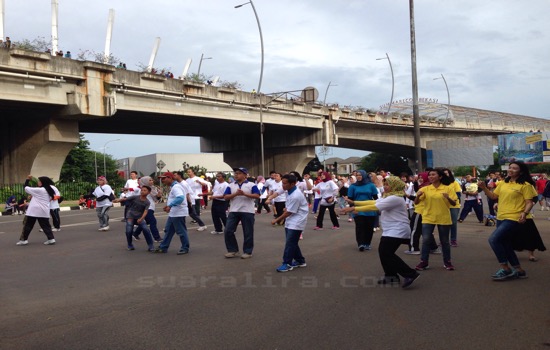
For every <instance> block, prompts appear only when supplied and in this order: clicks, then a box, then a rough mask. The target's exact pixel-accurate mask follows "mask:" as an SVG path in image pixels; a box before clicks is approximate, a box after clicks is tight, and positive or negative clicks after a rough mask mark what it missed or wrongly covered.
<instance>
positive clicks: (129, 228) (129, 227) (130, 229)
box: [126, 218, 154, 249]
mask: <svg viewBox="0 0 550 350" xmlns="http://www.w3.org/2000/svg"><path fill="white" fill-rule="evenodd" d="M134 224H135V225H138V229H141V230H143V236H144V237H145V241H146V242H147V245H148V246H149V249H153V248H154V247H153V238H152V237H151V231H149V227H147V223H146V222H145V220H143V221H142V222H141V223H139V224H138V222H137V219H133V218H127V219H126V241H127V242H128V246H129V247H131V246H133V244H132V235H133V234H134ZM136 231H137V229H136Z"/></svg>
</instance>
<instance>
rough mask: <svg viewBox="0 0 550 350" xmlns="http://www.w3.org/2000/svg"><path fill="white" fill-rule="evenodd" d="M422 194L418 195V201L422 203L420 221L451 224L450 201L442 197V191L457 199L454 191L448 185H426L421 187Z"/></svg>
mask: <svg viewBox="0 0 550 350" xmlns="http://www.w3.org/2000/svg"><path fill="white" fill-rule="evenodd" d="M422 192H424V195H423V196H422V197H420V203H424V209H423V210H422V223H423V224H434V225H451V224H452V221H451V211H450V210H449V208H450V207H451V203H449V201H448V200H447V198H445V197H443V193H447V194H448V195H449V198H451V199H452V200H455V201H458V198H457V196H456V192H454V189H452V188H451V187H449V186H445V185H439V187H437V188H436V187H434V185H430V186H426V187H424V188H423V189H422Z"/></svg>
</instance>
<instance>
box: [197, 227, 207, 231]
mask: <svg viewBox="0 0 550 350" xmlns="http://www.w3.org/2000/svg"><path fill="white" fill-rule="evenodd" d="M204 230H206V226H199V228H198V229H197V231H204Z"/></svg>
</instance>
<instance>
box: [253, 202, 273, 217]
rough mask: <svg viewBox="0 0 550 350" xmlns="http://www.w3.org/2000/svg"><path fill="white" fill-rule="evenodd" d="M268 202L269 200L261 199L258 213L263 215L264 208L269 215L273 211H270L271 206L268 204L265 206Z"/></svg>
mask: <svg viewBox="0 0 550 350" xmlns="http://www.w3.org/2000/svg"><path fill="white" fill-rule="evenodd" d="M266 200H267V198H261V199H260V203H258V209H256V213H258V214H261V213H262V208H264V209H265V211H266V212H267V213H268V214H269V213H270V212H271V210H270V209H269V206H268V205H267V204H265V201H266Z"/></svg>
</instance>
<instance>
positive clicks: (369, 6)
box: [4, 0, 550, 158]
mask: <svg viewBox="0 0 550 350" xmlns="http://www.w3.org/2000/svg"><path fill="white" fill-rule="evenodd" d="M4 1H5V25H4V30H5V35H6V36H10V37H11V39H12V41H17V40H21V39H34V38H36V37H39V36H40V37H45V38H46V39H47V40H49V39H50V35H51V22H50V20H51V1H49V0H24V1H23V0H4ZM241 1H242V0H236V1H232V0H201V1H197V0H194V1H192V0H173V1H168V0H156V1H143V0H109V1H107V0H95V1H89V0H59V47H60V49H62V50H63V51H67V50H70V51H71V52H72V53H73V57H75V56H76V55H77V54H78V53H79V51H82V50H93V51H95V52H102V51H103V50H104V47H105V35H106V30H107V18H108V13H109V9H110V8H113V9H114V10H115V12H116V15H115V23H114V30H113V37H112V45H111V52H112V53H113V54H114V56H116V57H117V58H120V59H121V60H122V61H123V62H126V64H127V66H128V69H137V67H138V66H140V65H144V64H145V65H146V64H147V63H148V61H149V56H150V54H151V51H152V48H153V44H154V41H155V38H156V37H160V38H161V44H160V49H159V52H158V55H157V59H156V61H155V64H154V65H155V66H156V67H159V68H170V69H171V70H172V71H173V72H174V74H175V75H176V76H177V75H180V74H181V73H182V71H183V67H184V65H185V62H186V60H187V59H188V58H191V59H192V60H193V63H192V65H191V68H190V71H191V72H196V71H197V68H198V63H199V60H200V57H201V54H202V53H204V55H205V57H212V59H211V60H205V61H203V63H202V67H201V72H202V73H204V74H206V75H211V76H220V78H221V79H222V80H227V81H238V82H239V83H241V84H242V86H243V89H244V90H252V89H253V88H257V84H258V78H259V71H260V41H259V34H258V27H257V24H256V20H255V17H254V13H253V11H252V8H251V6H250V5H246V6H243V7H241V8H239V9H235V8H234V6H235V5H238V4H240V3H242V2H241ZM254 4H255V6H256V10H257V12H258V16H259V18H260V21H261V26H262V31H263V36H264V43H265V67H264V79H263V84H262V92H264V93H270V92H277V91H288V90H298V89H302V88H304V87H306V86H314V87H316V88H317V89H318V90H319V94H320V96H319V98H320V99H321V100H322V98H323V97H324V93H325V90H326V88H327V86H328V84H329V82H332V85H335V86H331V87H330V89H329V91H328V96H327V102H331V103H339V104H340V105H341V106H342V105H351V106H363V107H371V108H379V107H380V106H381V105H383V104H385V103H387V102H389V99H390V94H391V74H390V69H389V65H388V62H387V60H376V59H377V58H381V57H385V54H386V53H388V55H389V57H390V59H391V61H392V64H393V69H394V74H395V95H394V100H399V99H404V98H410V97H411V96H412V93H411V57H410V32H409V28H410V27H409V24H410V22H409V2H408V1H406V0H359V1H354V0H307V1H306V0H302V1H300V0H276V1H275V0H255V1H254ZM415 24H416V41H417V72H418V89H419V97H426V98H435V99H438V100H439V102H441V103H447V92H446V89H445V85H444V83H443V81H442V80H433V79H434V78H437V77H440V75H441V74H443V75H444V76H445V78H446V80H447V83H448V85H449V90H450V96H451V104H453V105H459V106H468V107H475V108H480V109H488V110H495V111H500V112H508V113H515V114H522V115H528V116H533V117H543V118H548V117H549V113H548V111H549V109H550V108H549V107H550V98H549V96H548V95H549V91H550V90H549V88H548V85H549V84H548V82H549V75H550V41H549V38H548V36H549V35H550V1H548V0H529V1H512V0H485V1H479V0H454V1H451V0H441V1H437V0H417V1H416V2H415ZM138 138H139V139H140V140H143V138H146V140H147V141H148V142H141V141H140V142H139V143H138V142H136V140H138ZM86 139H88V140H89V141H90V142H91V148H92V149H94V150H101V148H102V147H103V146H104V144H105V143H106V142H107V141H109V140H113V139H121V141H117V142H112V143H110V144H109V146H108V147H109V148H108V149H107V153H109V154H112V155H113V156H115V157H116V158H123V157H128V156H139V155H144V154H151V153H156V152H165V151H166V149H167V147H166V146H167V144H170V145H173V147H172V150H173V151H174V152H181V153H196V152H199V151H200V150H199V142H198V138H182V137H159V136H139V137H137V136H131V135H118V134H115V135H98V134H86ZM161 146H162V148H161ZM365 153H366V152H365V151H351V150H338V149H334V152H333V155H334V156H339V157H342V158H346V157H348V156H362V155H364V154H365Z"/></svg>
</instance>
